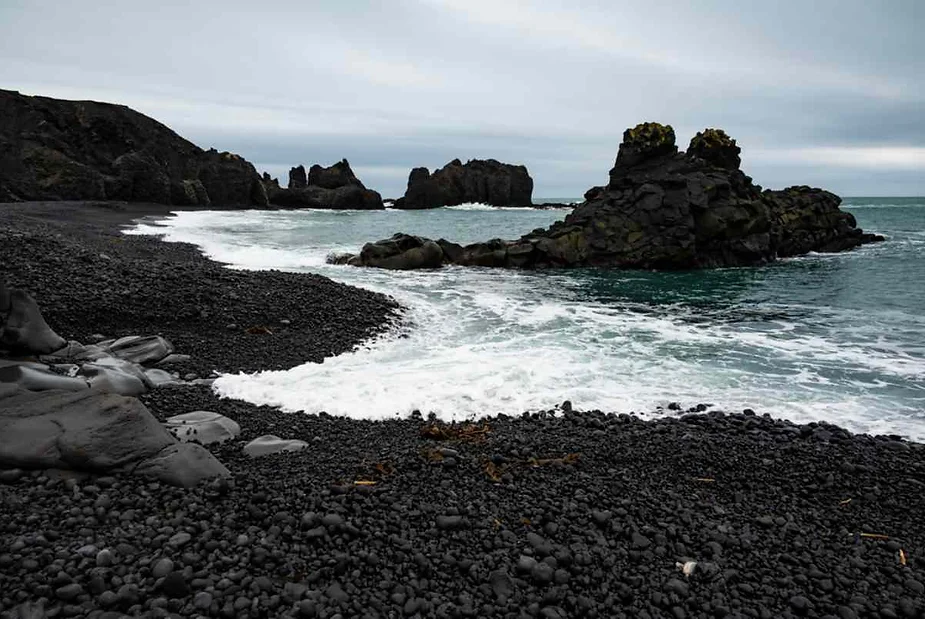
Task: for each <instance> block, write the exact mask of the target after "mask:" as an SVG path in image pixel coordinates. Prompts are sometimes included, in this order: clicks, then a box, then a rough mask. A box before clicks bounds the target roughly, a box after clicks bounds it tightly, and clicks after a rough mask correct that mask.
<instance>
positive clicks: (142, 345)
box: [106, 335, 173, 364]
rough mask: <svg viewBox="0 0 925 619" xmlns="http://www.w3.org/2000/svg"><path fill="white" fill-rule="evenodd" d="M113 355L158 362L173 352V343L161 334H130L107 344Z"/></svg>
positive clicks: (139, 361)
mask: <svg viewBox="0 0 925 619" xmlns="http://www.w3.org/2000/svg"><path fill="white" fill-rule="evenodd" d="M106 349H107V350H109V352H110V353H112V355H113V356H115V357H118V358H120V359H125V360H126V361H131V362H132V363H138V364H145V363H157V362H158V361H160V360H161V359H164V358H165V357H167V355H169V354H170V353H172V352H173V344H171V343H170V342H168V341H167V340H165V339H164V338H162V337H161V336H159V335H147V336H140V335H130V336H127V337H122V338H119V339H118V340H116V341H115V342H113V343H111V344H109V345H108V346H106Z"/></svg>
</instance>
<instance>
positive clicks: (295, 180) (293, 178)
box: [289, 165, 308, 189]
mask: <svg viewBox="0 0 925 619" xmlns="http://www.w3.org/2000/svg"><path fill="white" fill-rule="evenodd" d="M307 185H308V177H307V176H306V175H305V166H303V165H297V166H296V167H294V168H290V169H289V189H305V187H306V186H307Z"/></svg>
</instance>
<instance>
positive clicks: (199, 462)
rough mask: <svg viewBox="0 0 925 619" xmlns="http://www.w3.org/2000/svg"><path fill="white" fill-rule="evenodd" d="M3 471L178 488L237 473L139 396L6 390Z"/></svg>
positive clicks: (1, 416)
mask: <svg viewBox="0 0 925 619" xmlns="http://www.w3.org/2000/svg"><path fill="white" fill-rule="evenodd" d="M0 465H2V466H4V467H16V468H27V469H29V468H32V469H48V468H55V469H74V470H83V471H95V472H108V471H120V470H121V471H128V472H134V473H136V474H140V475H147V476H151V477H154V478H156V479H160V480H161V481H165V482H167V483H171V484H174V485H178V486H186V487H189V486H193V485H195V484H197V483H198V482H200V481H202V480H204V479H208V478H211V477H216V476H221V477H227V476H229V475H230V473H229V472H228V469H226V468H225V467H224V466H223V465H222V464H221V463H220V462H219V461H218V460H216V459H215V458H214V457H213V456H212V455H211V454H210V453H209V452H208V451H206V450H204V449H202V448H201V447H199V446H198V445H181V444H179V443H177V441H176V439H174V438H173V437H172V436H171V435H170V434H169V433H168V432H167V430H165V429H164V428H163V427H161V425H160V424H159V423H158V422H157V420H156V419H155V418H154V416H153V415H152V414H151V413H150V412H149V411H148V409H147V408H145V407H144V405H142V404H141V402H139V401H138V400H136V399H135V398H128V397H124V396H119V395H113V394H102V393H97V392H94V391H83V392H67V391H56V390H53V391H43V392H33V391H29V390H25V389H21V388H18V387H16V386H10V385H0Z"/></svg>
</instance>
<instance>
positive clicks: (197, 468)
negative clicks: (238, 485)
mask: <svg viewBox="0 0 925 619" xmlns="http://www.w3.org/2000/svg"><path fill="white" fill-rule="evenodd" d="M133 472H134V473H135V474H136V475H144V476H146V477H154V478H156V479H159V480H160V481H162V482H164V483H168V484H170V485H172V486H181V487H183V488H191V487H193V486H195V485H196V484H198V483H199V482H201V481H203V480H206V479H212V478H213V477H229V476H230V475H231V473H230V472H229V471H228V469H227V468H225V465H224V464H222V463H221V462H219V461H218V460H216V459H215V456H213V455H212V454H211V453H209V450H207V449H206V448H205V447H202V446H201V445H196V444H193V443H183V444H175V445H171V446H170V447H168V448H166V449H164V450H163V451H161V452H160V453H158V454H157V455H155V456H153V457H151V458H148V459H146V460H144V461H143V462H141V463H140V464H139V465H138V466H137V467H135V469H134V471H133Z"/></svg>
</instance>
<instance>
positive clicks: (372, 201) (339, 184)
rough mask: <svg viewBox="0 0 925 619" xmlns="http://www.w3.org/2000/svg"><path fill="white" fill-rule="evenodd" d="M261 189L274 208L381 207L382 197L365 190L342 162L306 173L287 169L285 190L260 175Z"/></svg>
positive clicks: (344, 160) (370, 208) (299, 169)
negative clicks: (262, 179) (287, 178)
mask: <svg viewBox="0 0 925 619" xmlns="http://www.w3.org/2000/svg"><path fill="white" fill-rule="evenodd" d="M264 188H265V189H266V192H267V196H268V199H269V201H270V204H272V205H274V206H283V207H288V208H325V209H335V210H343V209H358V210H374V209H382V208H385V207H384V206H383V204H382V196H381V195H379V193H378V192H376V191H373V190H371V189H367V188H366V186H365V185H364V184H363V183H362V182H361V181H360V179H358V178H357V177H356V174H354V173H353V170H352V169H351V168H350V163H349V162H348V161H347V160H346V159H342V160H341V161H338V162H337V163H335V164H334V165H332V166H330V167H324V166H321V165H318V164H315V165H313V166H311V168H310V169H309V171H308V173H307V174H306V172H305V166H302V165H298V166H296V167H294V168H292V169H291V170H289V186H288V187H287V188H285V189H283V188H281V187H280V186H279V183H278V182H277V181H276V180H275V179H271V178H270V177H269V175H267V174H264Z"/></svg>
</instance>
